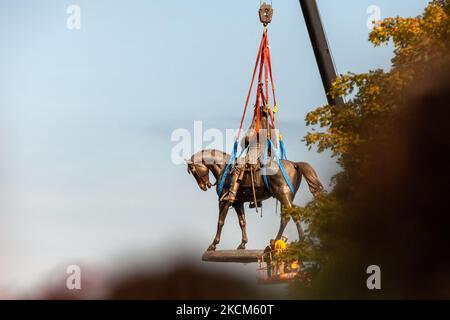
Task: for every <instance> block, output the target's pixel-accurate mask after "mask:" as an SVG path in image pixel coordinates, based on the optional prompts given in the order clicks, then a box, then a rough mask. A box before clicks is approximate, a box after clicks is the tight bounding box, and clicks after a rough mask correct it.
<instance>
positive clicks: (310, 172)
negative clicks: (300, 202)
mask: <svg viewBox="0 0 450 320" xmlns="http://www.w3.org/2000/svg"><path fill="white" fill-rule="evenodd" d="M295 168H296V169H297V170H298V171H299V172H300V174H302V175H303V176H304V177H305V179H306V182H307V183H308V187H309V191H311V193H312V194H313V195H314V197H317V196H318V195H319V194H320V193H321V192H322V191H323V186H322V183H321V182H320V180H319V177H318V176H317V173H316V171H315V170H314V169H313V167H311V166H310V165H309V164H308V163H306V162H296V163H295Z"/></svg>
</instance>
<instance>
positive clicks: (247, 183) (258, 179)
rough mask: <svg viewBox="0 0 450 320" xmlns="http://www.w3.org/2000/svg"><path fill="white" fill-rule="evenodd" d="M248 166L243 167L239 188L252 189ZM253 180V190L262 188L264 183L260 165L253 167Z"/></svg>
mask: <svg viewBox="0 0 450 320" xmlns="http://www.w3.org/2000/svg"><path fill="white" fill-rule="evenodd" d="M250 170H251V169H250V166H245V170H244V174H243V177H242V180H241V183H240V187H247V188H252V174H251V172H250ZM252 170H253V179H254V184H255V189H258V188H260V187H263V186H264V182H263V179H262V175H261V165H256V166H253V168H252Z"/></svg>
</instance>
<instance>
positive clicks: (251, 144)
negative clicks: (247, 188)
mask: <svg viewBox="0 0 450 320" xmlns="http://www.w3.org/2000/svg"><path fill="white" fill-rule="evenodd" d="M268 118H269V109H268V108H267V107H266V106H261V107H260V124H259V127H260V128H259V129H260V130H261V131H260V132H256V130H255V127H256V119H255V120H254V121H253V122H252V124H251V126H250V129H249V130H248V131H247V134H246V135H245V137H244V138H242V140H241V147H242V148H244V149H245V148H248V150H247V154H246V155H245V157H244V158H243V159H238V160H237V163H236V165H235V166H234V170H233V171H232V176H231V184H230V189H229V190H228V192H226V193H225V194H224V195H223V196H222V197H221V199H220V200H221V201H226V202H229V203H233V202H234V201H235V200H236V194H237V192H238V190H239V186H240V184H241V183H242V181H243V180H244V178H245V173H246V172H250V171H251V172H252V179H253V177H254V173H255V172H256V171H257V170H258V169H260V168H261V166H262V162H263V159H264V152H265V142H266V139H265V135H267V133H269V134H271V132H270V130H269V129H268V128H269V127H270V126H269V121H268ZM269 149H270V148H269ZM269 156H270V150H269ZM252 183H255V181H253V182H252ZM255 207H261V203H260V202H259V201H258V203H251V204H250V208H255Z"/></svg>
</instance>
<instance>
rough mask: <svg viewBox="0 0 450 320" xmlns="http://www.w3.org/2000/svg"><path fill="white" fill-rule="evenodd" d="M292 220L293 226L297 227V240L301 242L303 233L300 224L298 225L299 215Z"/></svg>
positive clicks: (303, 236)
mask: <svg viewBox="0 0 450 320" xmlns="http://www.w3.org/2000/svg"><path fill="white" fill-rule="evenodd" d="M296 207H297V206H296ZM299 210H300V208H299ZM293 220H294V222H295V225H296V227H297V232H298V240H299V241H303V239H304V238H305V232H304V231H303V227H302V224H301V223H300V213H299V215H298V217H294V218H293Z"/></svg>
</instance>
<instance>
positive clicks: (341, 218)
mask: <svg viewBox="0 0 450 320" xmlns="http://www.w3.org/2000/svg"><path fill="white" fill-rule="evenodd" d="M369 40H370V41H371V42H372V43H373V44H374V46H375V47H377V46H380V45H385V44H387V43H388V42H389V41H392V42H393V43H394V48H395V50H394V57H393V59H392V67H391V69H390V70H389V71H385V70H374V71H369V72H368V73H364V74H354V73H348V74H346V75H342V76H340V77H339V78H338V79H337V80H336V81H335V83H334V84H333V87H332V89H331V92H330V93H331V95H333V96H334V97H338V96H341V97H347V98H348V99H347V102H346V103H345V105H344V106H340V107H336V106H330V105H326V106H323V107H320V108H317V109H315V110H314V111H312V112H310V113H308V115H307V117H306V123H307V125H308V126H310V127H311V128H312V129H311V131H310V132H309V133H308V134H307V135H306V137H305V141H306V144H307V145H308V146H309V147H310V148H312V147H314V146H317V149H318V151H319V152H322V151H324V150H331V151H332V153H333V155H334V156H335V157H336V158H337V161H338V162H339V164H340V165H341V167H342V171H341V172H340V173H338V174H337V175H336V176H335V178H334V188H333V190H332V191H331V192H330V193H329V194H325V195H323V196H321V197H319V198H317V199H316V200H314V201H312V202H310V203H309V204H308V205H307V206H306V207H305V208H303V210H302V218H303V220H304V221H306V222H307V223H308V229H307V231H306V236H307V237H306V240H305V242H304V243H299V244H294V245H293V246H292V247H291V250H290V252H289V253H288V254H290V255H292V254H294V255H296V256H297V257H299V258H300V259H302V260H304V259H311V260H313V261H315V262H317V264H315V265H316V266H318V267H319V268H318V269H315V270H314V275H315V276H314V279H313V284H312V286H310V287H308V288H302V287H300V290H298V291H296V292H297V294H300V296H301V297H310V298H311V297H313V298H399V297H403V298H405V297H414V298H417V297H422V298H423V297H425V298H429V297H447V298H448V297H449V294H448V290H446V291H444V290H443V291H439V290H442V289H443V288H446V286H448V285H450V277H449V275H448V271H444V270H449V268H450V258H449V257H448V255H446V254H444V250H447V249H444V250H440V248H439V245H440V244H442V243H445V241H447V242H450V239H448V236H447V234H448V232H446V231H445V230H444V229H443V228H444V226H445V228H448V225H449V221H448V219H449V218H448V215H447V214H446V212H447V211H448V209H446V206H445V202H444V201H443V199H445V190H446V189H448V187H446V185H445V183H447V182H446V181H450V176H449V172H448V171H449V170H448V168H447V170H445V169H444V170H443V168H446V166H448V163H450V159H449V158H448V156H446V154H450V147H449V141H450V139H449V137H448V133H447V130H446V129H445V128H446V125H447V122H448V119H449V118H450V115H449V105H450V102H449V100H450V99H449V97H448V93H449V92H450V88H449V87H448V85H449V84H450V79H449V75H450V54H449V53H450V50H449V49H450V1H449V0H434V1H431V2H430V3H429V4H428V6H427V7H426V8H425V10H424V13H423V14H422V15H420V16H418V17H415V18H401V17H396V18H387V19H385V20H383V21H381V22H380V23H378V24H377V25H376V26H375V27H374V29H373V31H372V32H371V33H370V35H369ZM430 162H431V163H432V164H431V163H430ZM447 251H448V250H447ZM445 252H446V251H445ZM434 262H439V263H437V264H430V263H434ZM371 264H378V265H380V267H381V271H382V273H383V279H384V280H383V281H384V283H385V285H384V286H383V290H382V291H381V292H378V291H369V290H368V289H367V288H366V286H365V283H366V282H365V280H366V276H367V275H366V274H365V270H366V268H367V266H369V265H371ZM422 270H427V272H425V273H422ZM425 274H426V275H427V276H426V277H424V276H425Z"/></svg>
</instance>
